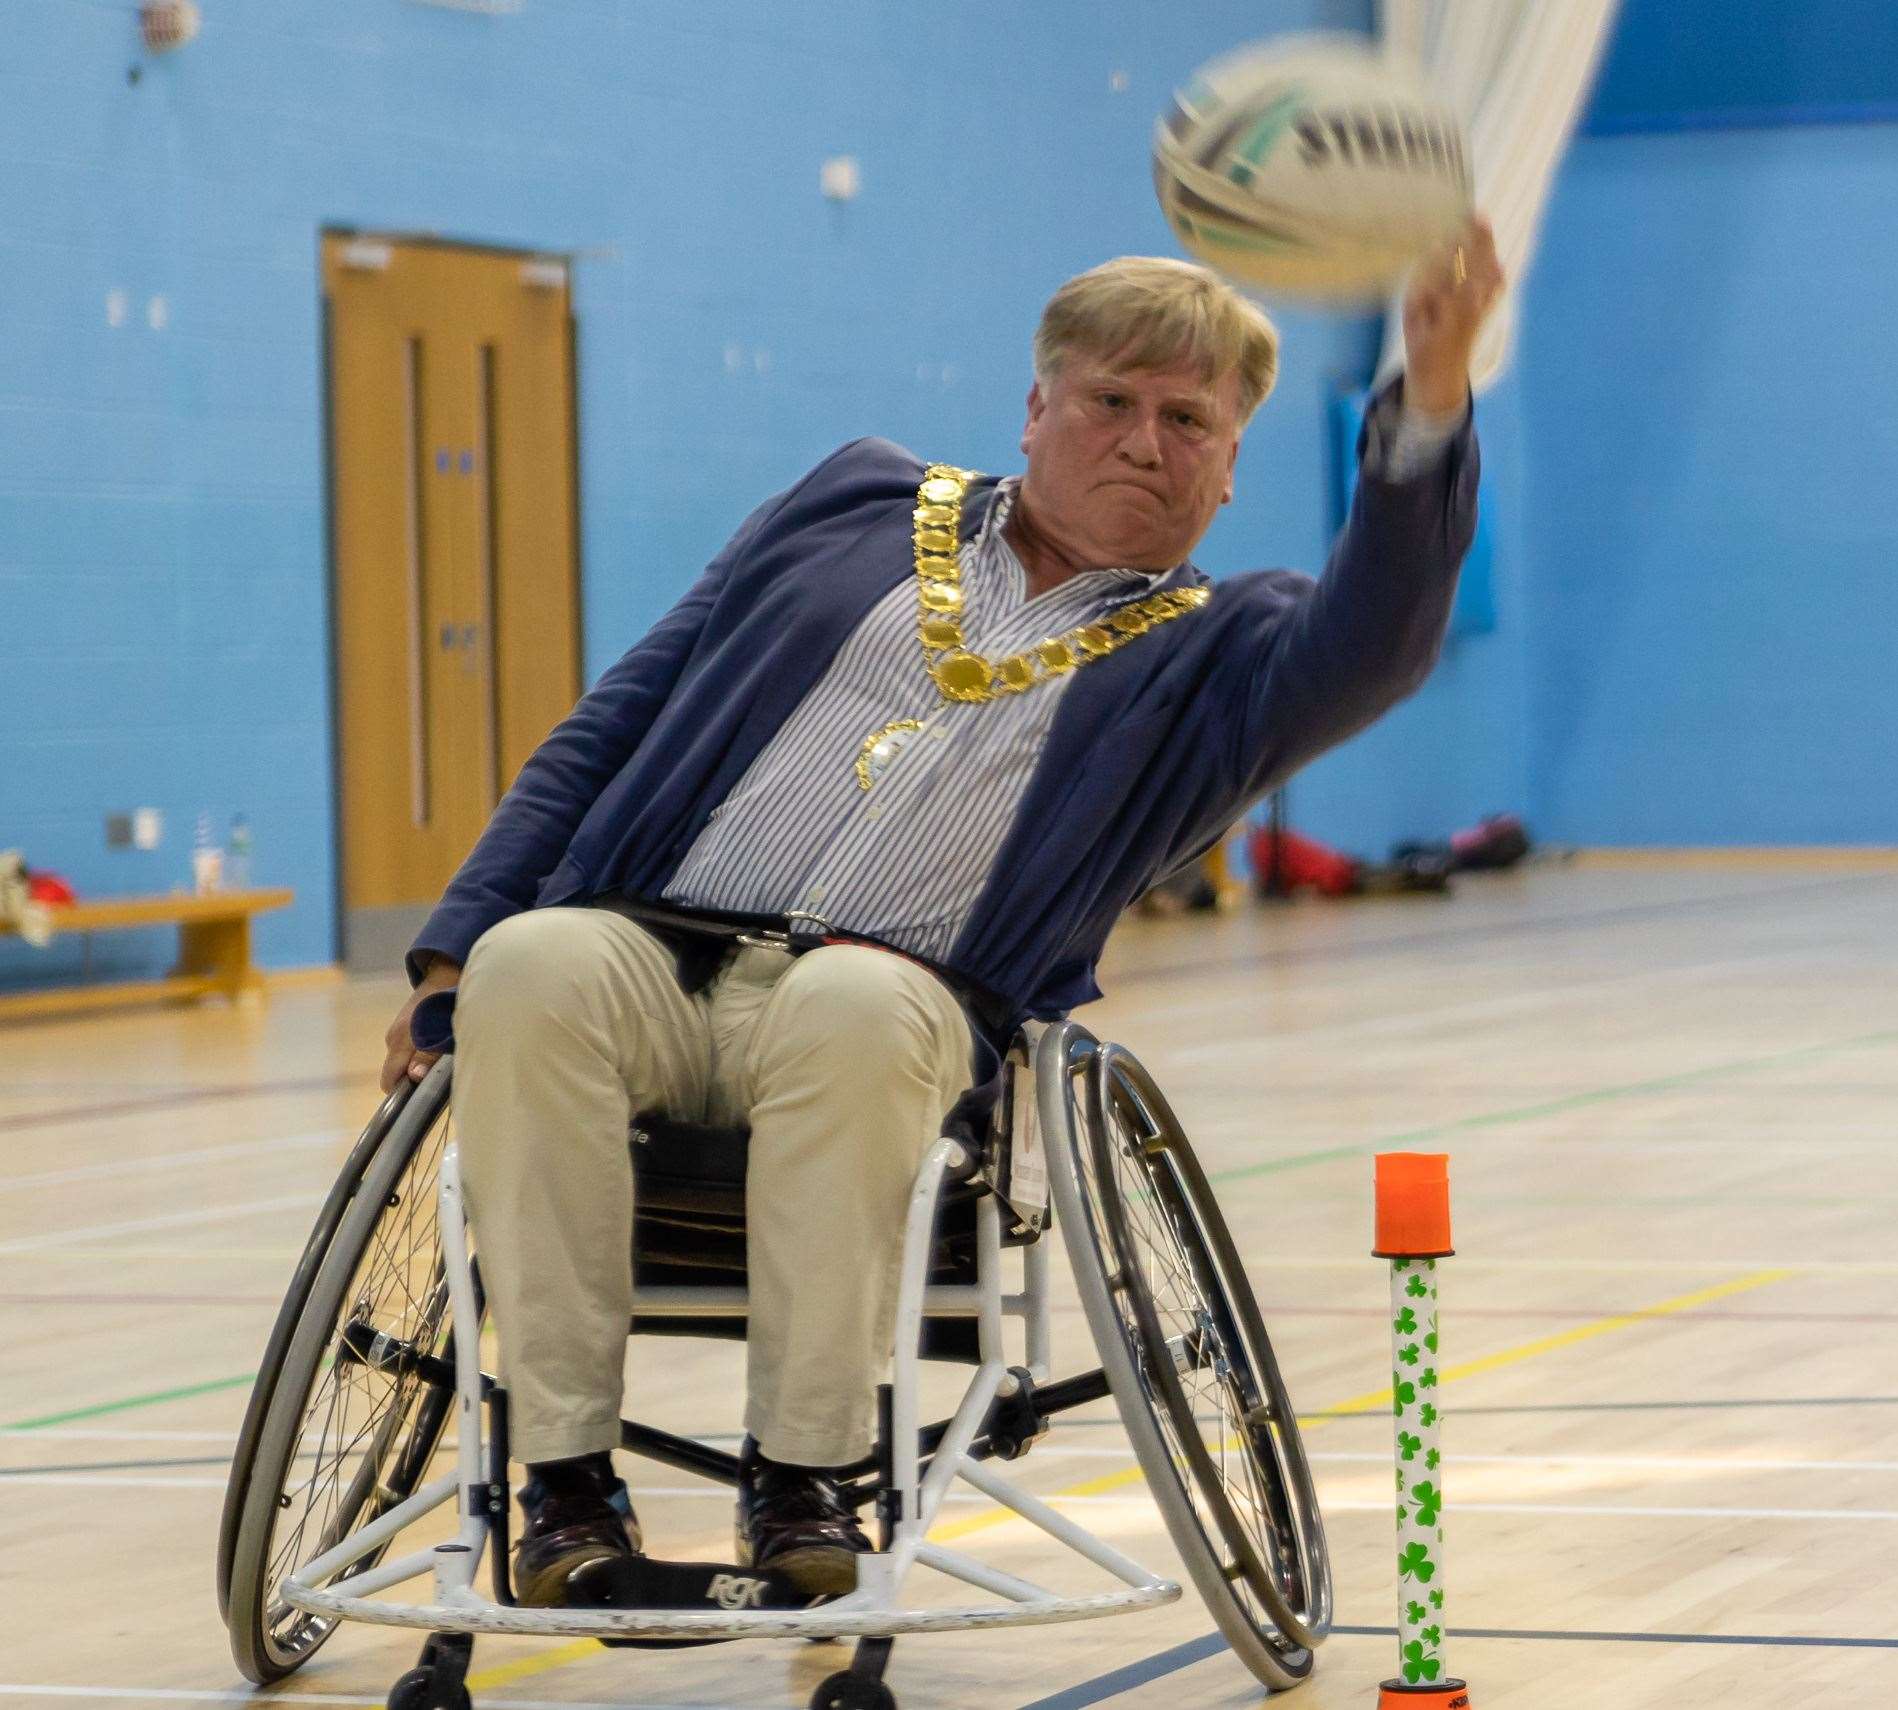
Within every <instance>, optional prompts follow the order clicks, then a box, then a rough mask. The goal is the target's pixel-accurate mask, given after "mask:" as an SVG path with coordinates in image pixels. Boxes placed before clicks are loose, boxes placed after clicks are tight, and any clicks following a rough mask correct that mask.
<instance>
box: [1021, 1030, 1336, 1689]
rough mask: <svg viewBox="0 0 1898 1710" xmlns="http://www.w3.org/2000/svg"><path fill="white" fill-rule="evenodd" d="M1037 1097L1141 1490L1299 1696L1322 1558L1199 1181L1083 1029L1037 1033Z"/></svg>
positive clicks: (1266, 1363) (1130, 1074)
mask: <svg viewBox="0 0 1898 1710" xmlns="http://www.w3.org/2000/svg"><path fill="white" fill-rule="evenodd" d="M1036 1086H1037V1096H1038V1099H1039V1104H1040V1114H1041V1126H1042V1131H1043V1134H1044V1136H1045V1143H1046V1147H1047V1156H1048V1171H1049V1181H1050V1187H1051V1189H1052V1193H1053V1200H1054V1209H1055V1221H1056V1222H1057V1223H1058V1224H1059V1225H1060V1227H1061V1231H1062V1239H1063V1242H1064V1244H1065V1246H1066V1248H1067V1252H1068V1257H1069V1260H1070V1262H1071V1264H1072V1266H1073V1269H1074V1275H1075V1282H1076V1286H1077V1288H1078V1290H1079V1293H1080V1296H1081V1303H1082V1308H1083V1310H1084V1312H1085V1313H1086V1316H1087V1320H1088V1326H1089V1328H1090V1330H1091V1331H1092V1332H1093V1335H1094V1341H1095V1344H1096V1347H1097V1349H1098V1351H1099V1354H1100V1358H1101V1364H1102V1367H1103V1368H1104V1370H1105V1371H1106V1373H1107V1378H1108V1383H1109V1386H1110V1388H1111V1390H1112V1392H1113V1397H1114V1403H1115V1406H1116V1408H1117V1409H1118V1410H1119V1413H1120V1417H1121V1422H1122V1424H1123V1425H1124V1426H1125V1427H1126V1431H1127V1435H1128V1438H1129V1440H1130V1441H1131V1443H1132V1445H1133V1449H1134V1453H1135V1455H1136V1457H1137V1458H1138V1460H1139V1462H1140V1467H1141V1470H1142V1472H1143V1473H1144V1474H1145V1475H1146V1481H1147V1485H1148V1488H1149V1489H1150V1490H1151V1491H1152V1493H1153V1497H1154V1500H1155V1502H1156V1503H1157V1504H1158V1506H1159V1509H1160V1512H1161V1516H1162V1517H1163V1519H1164V1520H1165V1521H1166V1526H1167V1530H1168V1532H1169V1533H1170V1534H1171V1536H1172V1538H1173V1542H1174V1546H1175V1548H1176V1549H1177V1550H1178V1551H1179V1554H1180V1559H1181V1562H1182V1565H1183V1566H1184V1567H1185V1569H1186V1572H1187V1575H1188V1577H1189V1578H1190V1579H1191V1580H1192V1582H1193V1584H1194V1585H1195V1587H1196V1588H1197V1589H1198V1591H1199V1593H1200V1595H1201V1597H1202V1598H1203V1599H1204V1601H1205V1603H1206V1606H1207V1610H1208V1612H1209V1613H1210V1614H1211V1615H1212V1617H1213V1619H1214V1621H1215V1622H1216V1623H1217V1625H1218V1627H1219V1630H1220V1632H1221V1633H1222V1634H1223V1635H1224V1637H1225V1639H1226V1641H1227V1643H1228V1644H1230V1645H1231V1647H1232V1649H1233V1651H1234V1653H1235V1654H1236V1655H1237V1656H1238V1658H1239V1660H1240V1661H1241V1662H1242V1663H1244V1665H1245V1666H1246V1667H1247V1668H1248V1669H1249V1670H1250V1671H1251V1672H1252V1674H1253V1676H1254V1677H1255V1678H1256V1679H1257V1680H1258V1681H1260V1682H1261V1683H1262V1684H1263V1685H1265V1686H1266V1687H1268V1688H1271V1689H1273V1690H1283V1689H1285V1688H1287V1687H1291V1686H1295V1685H1297V1684H1298V1683H1299V1682H1300V1681H1302V1680H1304V1679H1305V1678H1306V1677H1307V1676H1308V1675H1309V1674H1310V1673H1311V1669H1312V1664H1313V1661H1314V1655H1313V1652H1314V1647H1316V1646H1317V1645H1318V1644H1319V1643H1321V1642H1322V1641H1323V1639H1324V1638H1325V1636H1326V1634H1327V1633H1328V1632H1329V1630H1330V1625H1331V1601H1332V1587H1331V1567H1330V1561H1329V1558H1328V1556H1327V1554H1326V1550H1325V1541H1324V1528H1323V1524H1322V1521H1321V1520H1320V1517H1319V1512H1318V1504H1317V1498H1316V1494H1315V1492H1314V1491H1313V1488H1312V1483H1311V1473H1310V1468H1309V1466H1308V1464H1307V1462H1306V1459H1305V1453H1304V1448H1303V1445H1302V1443H1301V1442H1300V1439H1299V1434H1298V1423H1297V1417H1296V1415H1295V1413H1294V1411H1293V1408H1292V1404H1291V1401H1290V1398H1289V1397H1288V1396H1287V1394H1286V1392H1285V1386H1284V1383H1283V1380H1282V1379H1281V1378H1280V1375H1279V1371H1278V1365H1277V1361H1276V1360H1275V1359H1274V1357H1273V1354H1272V1347H1271V1342H1270V1340H1269V1339H1268V1337H1267V1336H1266V1332H1265V1326H1264V1323H1263V1321H1262V1320H1261V1318H1260V1315H1259V1310H1258V1305H1257V1303H1256V1301H1255V1300H1254V1298H1253V1295H1252V1291H1251V1287H1250V1285H1249V1284H1248V1283H1247V1281H1246V1276H1245V1269H1244V1266H1243V1264H1242V1263H1241V1261H1240V1259H1239V1256H1238V1251H1237V1249H1236V1248H1235V1247H1234V1245H1233V1242H1232V1237H1231V1235H1230V1233H1229V1232H1228V1230H1227V1228H1226V1224H1225V1220H1224V1218H1223V1217H1222V1216H1221V1215H1220V1212H1219V1208H1218V1206H1217V1204H1216V1203H1215V1202H1214V1200H1213V1196H1212V1192H1211V1189H1210V1187H1209V1185H1208V1183H1207V1180H1206V1176H1205V1172H1204V1171H1203V1170H1202V1169H1201V1168H1200V1166H1199V1163H1198V1161H1197V1160H1196V1159H1195V1158H1194V1156H1193V1152H1192V1148H1191V1146H1190V1145H1189V1144H1188V1142H1187V1139H1186V1136H1185V1134H1184V1132H1183V1131H1182V1130H1181V1128H1180V1125H1179V1122H1178V1119H1177V1118H1176V1117H1175V1116H1174V1115H1173V1112H1172V1110H1171V1109H1170V1107H1169V1106H1168V1105H1167V1103H1166V1100H1165V1098H1164V1097H1163V1096H1162V1095H1161V1093H1160V1091H1159V1088H1158V1087H1157V1086H1155V1085H1154V1082H1153V1079H1152V1077H1151V1076H1150V1075H1149V1074H1148V1073H1147V1072H1146V1070H1145V1069H1144V1068H1142V1067H1141V1065H1140V1064H1139V1063H1138V1062H1137V1061H1136V1060H1135V1059H1134V1057H1133V1056H1132V1055H1131V1054H1130V1053H1128V1052H1126V1051H1123V1050H1121V1049H1120V1048H1119V1047H1118V1046H1114V1045H1103V1044H1102V1043H1101V1042H1099V1041H1098V1040H1096V1039H1095V1038H1094V1037H1093V1035H1091V1034H1090V1033H1088V1032H1087V1030H1086V1029H1084V1028H1082V1027H1079V1026H1077V1025H1076V1024H1074V1023H1072V1022H1067V1023H1063V1024H1061V1025H1060V1026H1057V1027H1051V1028H1049V1029H1048V1030H1047V1032H1046V1033H1045V1034H1044V1035H1043V1036H1042V1039H1041V1041H1040V1044H1039V1045H1038V1047H1037V1052H1036ZM1209 1410H1210V1413H1211V1418H1210V1419H1208V1418H1207V1417H1206V1414H1207V1413H1208V1411H1209ZM1208 1426H1210V1427H1211V1433H1210V1434H1211V1439H1212V1440H1211V1441H1210V1442H1209V1441H1208Z"/></svg>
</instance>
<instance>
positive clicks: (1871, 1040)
mask: <svg viewBox="0 0 1898 1710" xmlns="http://www.w3.org/2000/svg"><path fill="white" fill-rule="evenodd" d="M1893 1043H1898V1029H1893V1028H1886V1029H1883V1030H1881V1031H1879V1032H1877V1033H1861V1034H1858V1035H1857V1036H1856V1037H1854V1038H1851V1039H1840V1040H1835V1041H1834V1042H1833V1043H1831V1044H1829V1045H1802V1046H1799V1047H1798V1048H1797V1049H1796V1050H1792V1051H1775V1052H1772V1053H1770V1054H1769V1055H1767V1056H1764V1057H1742V1058H1740V1059H1739V1060H1738V1061H1737V1062H1732V1063H1714V1064H1712V1065H1710V1066H1709V1067H1707V1068H1704V1069H1688V1070H1686V1071H1684V1072H1683V1073H1681V1074H1678V1075H1657V1076H1655V1077H1654V1078H1653V1079H1652V1080H1645V1081H1628V1082H1626V1083H1625V1084H1623V1085H1621V1086H1611V1087H1596V1088H1594V1089H1593V1090H1592V1091H1589V1092H1580V1093H1571V1094H1569V1095H1568V1096H1567V1097H1566V1098H1552V1099H1545V1100H1544V1101H1543V1102H1542V1103H1540V1104H1524V1105H1518V1106H1517V1107H1516V1108H1515V1109H1513V1110H1491V1111H1484V1112H1483V1113H1481V1114H1480V1115H1477V1116H1459V1117H1457V1118H1455V1119H1454V1120H1453V1121H1450V1122H1437V1123H1433V1124H1431V1125H1430V1126H1429V1127H1428V1128H1412V1129H1409V1130H1407V1131H1406V1132H1404V1133H1402V1134H1389V1135H1386V1136H1385V1137H1384V1138H1383V1139H1381V1140H1364V1141H1360V1142H1358V1143H1357V1144H1355V1145H1350V1146H1328V1147H1326V1148H1325V1150H1324V1151H1322V1152H1298V1153H1294V1154H1293V1155H1292V1156H1291V1157H1289V1158H1273V1159H1269V1160H1268V1161H1267V1162H1265V1163H1263V1164H1242V1165H1240V1166H1239V1167H1238V1168H1237V1169H1231V1170H1214V1171H1212V1172H1210V1174H1209V1177H1208V1179H1209V1180H1211V1181H1214V1182H1240V1181H1247V1180H1249V1179H1251V1178H1252V1177H1254V1176H1271V1175H1281V1174H1283V1173H1284V1172H1285V1171H1287V1170H1302V1169H1306V1168H1308V1167H1309V1166H1311V1165H1313V1164H1329V1163H1334V1162H1336V1161H1337V1160H1338V1159H1340V1158H1361V1157H1365V1156H1367V1155H1368V1154H1370V1153H1373V1152H1389V1151H1396V1150H1399V1149H1401V1148H1403V1147H1406V1146H1414V1145H1417V1144H1418V1143H1419V1142H1421V1141H1426V1140H1439V1139H1442V1138H1443V1137H1445V1136H1446V1135H1450V1134H1467V1133H1471V1132H1473V1131H1474V1130H1477V1129H1482V1128H1502V1127H1506V1126H1507V1125H1508V1124H1510V1123H1512V1122H1532V1121H1534V1120H1535V1119H1536V1118H1537V1117H1539V1116H1554V1115H1556V1114H1558V1113H1559V1112H1561V1111H1565V1110H1583V1109H1586V1108H1587V1107H1588V1106H1589V1105H1594V1104H1608V1103H1611V1102H1612V1101H1613V1100H1615V1099H1622V1098H1639V1097H1640V1096H1641V1095H1642V1094H1643V1093H1654V1092H1667V1091H1670V1090H1671V1089H1672V1088H1675V1087H1684V1086H1693V1085H1696V1084H1697V1083H1699V1082H1702V1081H1710V1080H1717V1079H1719V1077H1720V1076H1722V1075H1731V1074H1737V1073H1740V1072H1741V1071H1743V1070H1746V1069H1766V1068H1772V1067H1773V1066H1775V1065H1776V1064H1782V1063H1798V1062H1807V1061H1810V1060H1811V1059H1812V1058H1814V1057H1825V1056H1830V1055H1832V1054H1833V1053H1835V1052H1838V1051H1856V1050H1860V1049H1862V1048H1863V1047H1865V1046H1867V1045H1889V1044H1893Z"/></svg>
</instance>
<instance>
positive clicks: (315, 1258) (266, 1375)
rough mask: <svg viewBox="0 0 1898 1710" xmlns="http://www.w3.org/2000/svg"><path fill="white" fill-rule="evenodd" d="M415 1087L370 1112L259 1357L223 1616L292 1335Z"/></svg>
mask: <svg viewBox="0 0 1898 1710" xmlns="http://www.w3.org/2000/svg"><path fill="white" fill-rule="evenodd" d="M415 1090H416V1087H415V1083H414V1082H413V1081H409V1080H406V1079H405V1080H404V1081H403V1082H402V1083H401V1085H399V1086H398V1087H396V1089H395V1090H394V1091H393V1092H391V1093H390V1094H389V1095H388V1097H386V1098H385V1099H384V1100H383V1101H382V1103H381V1104H380V1105H378V1106H377V1108H376V1113H375V1115H373V1116H372V1117H370V1119H369V1121H368V1123H367V1124H366V1125H365V1127H364V1128H363V1131H362V1133H361V1134H360V1135H359V1136H358V1137H357V1140H356V1144H355V1145H354V1146H353V1147H351V1149H350V1153H349V1157H348V1158H347V1159H346V1160H345V1161H344V1164H343V1168H342V1170H341V1172H340V1173H339V1174H338V1176H337V1178H336V1181H335V1184H334V1185H333V1186H332V1187H331V1188H330V1191H329V1194H328V1195H327V1197H326V1198H325V1199H324V1201H323V1208H322V1209H321V1210H320V1211H319V1212H318V1213H317V1214H316V1222H315V1223H314V1225H312V1227H311V1229H310V1234H309V1238H308V1239H307V1240H306V1241H305V1242H304V1243H303V1252H302V1254H301V1255H300V1256H299V1257H298V1259H297V1266H296V1270H295V1271H294V1272H292V1273H291V1277H290V1286H289V1288H288V1289H287V1290H286V1291H285V1292H284V1297H283V1304H282V1305H281V1306H280V1307H278V1309H277V1318H276V1322H275V1323H273V1324H272V1325H271V1327H270V1336H269V1339H268V1340H267V1341H266V1342H265V1343H264V1351H263V1354H262V1356H261V1357H260V1358H259V1359H258V1362H257V1377H256V1380H255V1381H254V1382H253V1383H252V1385H251V1391H250V1399H249V1400H248V1401H247V1402H246V1403H245V1407H244V1419H243V1423H242V1424H241V1425H240V1426H239V1427H238V1431H237V1444H236V1447H235V1449H234V1450H233V1452H232V1454H231V1473H230V1479H229V1482H228V1483H227V1484H226V1486H225V1490H224V1509H223V1513H222V1514H221V1515H220V1517H219V1521H218V1545H217V1611H218V1615H219V1617H220V1618H221V1619H224V1620H228V1619H229V1618H230V1608H231V1562H232V1558H233V1557H234V1556H235V1555H236V1553H237V1529H238V1526H239V1523H240V1522H241V1521H242V1519H243V1515H244V1498H245V1495H246V1494H247V1493H248V1491H249V1489H250V1469H251V1466H252V1464H253V1463H254V1461H255V1460H256V1457H257V1438H258V1434H259V1433H260V1432H261V1431H262V1430H263V1427H264V1415H265V1414H266V1413H268V1412H269V1411H270V1401H271V1397H272V1396H273V1395H275V1394H276V1390H277V1377H278V1374H279V1373H280V1372H281V1371H282V1370H283V1357H284V1355H285V1354H286V1353H287V1352H288V1351H289V1348H290V1338H291V1337H292V1336H294V1335H295V1334H296V1329H297V1325H298V1324H299V1323H301V1322H302V1318H303V1311H304V1308H305V1307H306V1306H307V1305H308V1304H309V1300H310V1291H311V1290H312V1289H313V1288H314V1287H315V1286H316V1277H317V1273H318V1272H319V1271H320V1270H321V1269H322V1267H323V1260H324V1259H325V1258H326V1257H327V1256H328V1254H329V1250H330V1243H331V1242H332V1241H333V1240H334V1239H335V1238H336V1231H337V1229H338V1227H339V1226H340V1225H341V1223H342V1221H343V1216H344V1213H346V1212H347V1211H348V1210H349V1207H350V1204H351V1202H352V1201H353V1200H354V1199H355V1197H356V1190H357V1189H358V1188H359V1187H361V1186H362V1178H363V1174H364V1172H365V1171H367V1170H368V1168H369V1165H370V1163H371V1162H372V1161H373V1159H374V1158H375V1155H376V1152H377V1149H378V1148H379V1147H380V1146H381V1145H382V1142H383V1140H384V1138H385V1137H386V1136H387V1134H388V1132H389V1130H390V1128H391V1127H392V1126H393V1125H394V1123H395V1120H396V1118H397V1117H398V1116H400V1115H401V1114H402V1110H403V1108H404V1106H405V1105H406V1104H407V1103H408V1101H409V1097H410V1095H411V1094H413V1093H414V1092H415Z"/></svg>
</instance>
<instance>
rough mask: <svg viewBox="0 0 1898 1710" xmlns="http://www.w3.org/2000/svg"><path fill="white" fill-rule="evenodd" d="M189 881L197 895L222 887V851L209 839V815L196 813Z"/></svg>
mask: <svg viewBox="0 0 1898 1710" xmlns="http://www.w3.org/2000/svg"><path fill="white" fill-rule="evenodd" d="M191 883H192V886H193V888H194V889H195V890H196V891H197V893H198V895H199V896H201V897H202V896H208V895H209V894H210V893H211V892H213V891H219V890H222V889H223V888H224V851H223V850H222V849H220V848H219V847H218V846H217V845H216V844H215V843H213V842H212V841H211V816H210V815H209V814H208V813H201V814H199V815H198V831H197V835H196V836H195V837H194V838H193V839H192V840H191Z"/></svg>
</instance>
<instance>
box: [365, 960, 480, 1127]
mask: <svg viewBox="0 0 1898 1710" xmlns="http://www.w3.org/2000/svg"><path fill="white" fill-rule="evenodd" d="M460 979H461V964H460V963H459V962H451V961H449V959H448V958H447V957H446V956H437V957H436V958H435V959H434V961H432V962H431V963H429V965H428V972H427V973H425V974H424V975H423V976H422V983H421V984H420V985H419V986H417V987H416V988H415V990H414V991H412V992H411V993H409V1001H408V1002H407V1003H405V1004H404V1005H403V1006H402V1008H401V1011H400V1013H399V1014H398V1015H397V1016H396V1018H395V1020H393V1021H392V1022H390V1023H389V1031H388V1033H387V1034H385V1035H384V1036H383V1043H384V1044H386V1045H387V1046H388V1047H389V1054H388V1056H387V1057H385V1058H384V1059H383V1061H382V1090H383V1091H384V1092H385V1093H387V1092H393V1091H394V1090H395V1088H396V1083H397V1082H399V1081H400V1080H401V1079H402V1077H403V1076H404V1075H407V1076H408V1078H409V1079H410V1080H412V1081H419V1080H420V1079H421V1078H422V1077H423V1076H424V1075H425V1074H427V1073H428V1071H429V1065H430V1064H432V1063H433V1062H434V1061H435V1059H436V1058H438V1057H439V1056H440V1055H441V1053H440V1052H439V1051H418V1050H416V1048H415V1036H414V1035H413V1034H412V1033H411V1032H410V1031H409V1023H410V1022H411V1021H412V1020H413V1019H414V1017H415V1006H416V1005H417V1004H419V1003H420V1002H421V1001H422V999H423V998H425V997H432V996H433V995H434V994H435V993H436V992H445V991H448V990H449V989H450V988H451V987H453V986H454V985H455V984H456V983H457V982H458V981H459V980H460Z"/></svg>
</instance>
